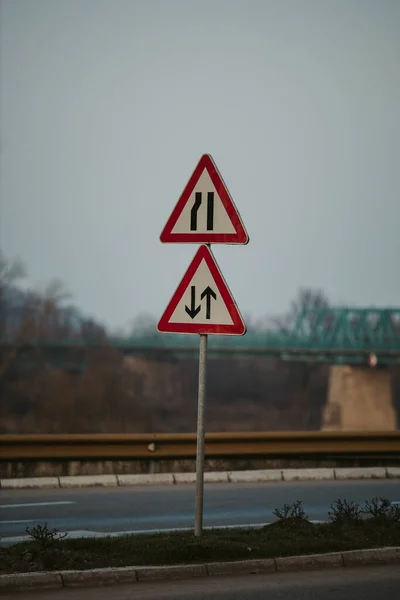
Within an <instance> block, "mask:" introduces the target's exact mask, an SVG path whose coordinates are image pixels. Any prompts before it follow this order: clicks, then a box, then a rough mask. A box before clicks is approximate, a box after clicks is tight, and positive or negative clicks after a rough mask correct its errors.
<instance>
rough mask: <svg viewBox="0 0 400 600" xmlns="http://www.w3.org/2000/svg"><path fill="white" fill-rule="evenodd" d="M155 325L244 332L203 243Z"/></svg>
mask: <svg viewBox="0 0 400 600" xmlns="http://www.w3.org/2000/svg"><path fill="white" fill-rule="evenodd" d="M157 328H158V330H159V331H162V332H169V333H198V334H209V333H211V334H212V333H214V334H223V335H243V334H244V333H245V332H246V326H245V324H244V322H243V319H242V317H241V315H240V313H239V310H238V307H237V306H236V303H235V300H234V299H233V296H232V294H231V292H230V291H229V289H228V286H227V284H226V282H225V280H224V278H223V276H222V273H221V271H220V269H219V267H218V265H217V263H216V260H215V258H214V256H213V255H212V253H211V251H210V250H209V248H208V247H207V246H206V245H203V246H200V248H199V249H198V251H197V253H196V255H195V257H194V259H193V260H192V262H191V263H190V265H189V267H188V269H187V271H186V273H185V275H184V276H183V278H182V281H181V282H180V284H179V285H178V287H177V289H176V291H175V293H174V295H173V296H172V299H171V301H170V303H169V304H168V306H167V308H166V310H165V312H164V314H163V316H162V317H161V319H160V322H159V323H158V327H157Z"/></svg>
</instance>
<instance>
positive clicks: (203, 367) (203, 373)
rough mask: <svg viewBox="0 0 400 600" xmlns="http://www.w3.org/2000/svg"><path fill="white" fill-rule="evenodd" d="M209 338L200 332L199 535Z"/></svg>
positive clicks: (199, 530)
mask: <svg viewBox="0 0 400 600" xmlns="http://www.w3.org/2000/svg"><path fill="white" fill-rule="evenodd" d="M207 338H208V336H207V335H206V334H200V352H199V392H198V401H197V446H196V517H195V527H194V535H195V536H197V537H199V536H200V535H201V534H202V532H203V500H204V408H205V403H206V379H207Z"/></svg>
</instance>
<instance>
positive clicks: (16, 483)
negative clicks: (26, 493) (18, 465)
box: [0, 477, 60, 490]
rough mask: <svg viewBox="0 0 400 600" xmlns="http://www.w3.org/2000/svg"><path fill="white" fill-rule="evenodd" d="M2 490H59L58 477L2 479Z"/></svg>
mask: <svg viewBox="0 0 400 600" xmlns="http://www.w3.org/2000/svg"><path fill="white" fill-rule="evenodd" d="M0 483H1V488H2V489H4V490H17V489H34V488H40V489H44V488H58V487H60V483H59V481H58V477H24V478H21V479H2V480H1V482H0Z"/></svg>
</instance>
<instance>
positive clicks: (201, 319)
mask: <svg viewBox="0 0 400 600" xmlns="http://www.w3.org/2000/svg"><path fill="white" fill-rule="evenodd" d="M169 321H170V323H208V324H213V325H214V324H218V325H233V320H232V317H231V316H230V314H229V311H228V308H227V307H226V305H225V302H224V301H223V299H222V296H221V294H220V292H219V289H218V287H217V284H216V283H215V280H214V277H213V276H212V275H211V271H210V269H209V268H208V265H207V263H206V261H205V260H204V259H203V260H202V261H201V263H200V264H199V266H198V269H197V271H196V272H195V274H194V275H193V277H192V279H191V280H190V281H189V282H188V285H187V288H186V291H185V293H184V294H183V296H182V298H181V299H180V300H179V302H178V304H177V306H176V308H175V310H174V312H173V313H172V315H171V317H170V320H169Z"/></svg>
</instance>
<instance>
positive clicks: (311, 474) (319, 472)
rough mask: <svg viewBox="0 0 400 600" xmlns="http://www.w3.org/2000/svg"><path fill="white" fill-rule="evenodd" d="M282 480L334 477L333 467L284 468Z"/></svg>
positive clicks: (327, 478) (309, 479) (318, 479)
mask: <svg viewBox="0 0 400 600" xmlns="http://www.w3.org/2000/svg"><path fill="white" fill-rule="evenodd" d="M282 478H283V480H284V481H325V480H329V479H335V474H334V471H333V469H284V470H283V471H282Z"/></svg>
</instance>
